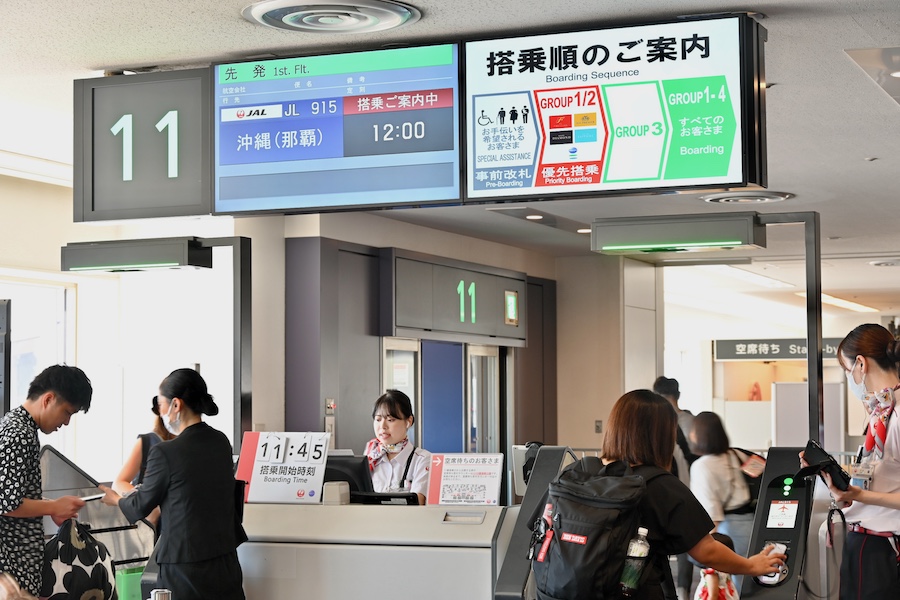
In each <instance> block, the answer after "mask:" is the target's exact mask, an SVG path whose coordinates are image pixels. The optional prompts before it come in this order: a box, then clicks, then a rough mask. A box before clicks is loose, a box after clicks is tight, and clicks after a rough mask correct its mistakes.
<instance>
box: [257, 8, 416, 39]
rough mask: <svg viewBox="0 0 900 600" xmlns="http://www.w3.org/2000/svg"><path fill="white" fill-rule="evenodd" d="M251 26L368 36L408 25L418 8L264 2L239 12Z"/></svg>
mask: <svg viewBox="0 0 900 600" xmlns="http://www.w3.org/2000/svg"><path fill="white" fill-rule="evenodd" d="M241 15H243V17H244V18H245V19H247V20H248V21H250V22H251V23H256V24H258V25H265V26H266V27H274V28H275V29H287V30H290V31H302V32H304V33H370V32H373V31H384V30H386V29H395V28H397V27H400V26H402V25H411V24H412V23H415V22H416V21H418V20H419V19H420V18H421V17H422V13H421V12H419V10H418V9H417V8H414V7H412V6H407V5H405V4H401V3H399V2H394V1H393V0H353V2H346V1H343V0H316V2H311V3H309V4H306V3H304V2H303V1H302V0H264V1H263V2H257V3H255V4H251V5H250V6H247V7H245V8H244V10H242V11H241Z"/></svg>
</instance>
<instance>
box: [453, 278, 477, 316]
mask: <svg viewBox="0 0 900 600" xmlns="http://www.w3.org/2000/svg"><path fill="white" fill-rule="evenodd" d="M468 292H469V301H470V303H471V305H472V322H473V323H474V322H475V282H474V281H473V282H472V283H470V284H469V289H468ZM456 293H457V294H459V322H460V323H465V322H466V282H465V281H463V280H462V279H460V280H459V285H458V286H456Z"/></svg>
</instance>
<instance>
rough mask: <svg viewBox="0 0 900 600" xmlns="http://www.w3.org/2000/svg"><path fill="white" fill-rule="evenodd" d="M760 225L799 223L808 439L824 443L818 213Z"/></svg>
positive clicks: (767, 219) (778, 217)
mask: <svg viewBox="0 0 900 600" xmlns="http://www.w3.org/2000/svg"><path fill="white" fill-rule="evenodd" d="M759 220H760V222H761V223H762V224H763V225H771V224H774V223H803V224H804V248H805V254H806V349H807V355H806V358H807V362H806V367H807V381H808V383H809V386H808V392H809V438H810V439H813V440H818V442H819V443H820V444H824V443H825V424H824V415H825V410H824V408H825V407H824V391H823V390H824V388H823V384H822V249H821V241H820V240H821V238H820V235H821V234H820V226H819V213H817V212H803V213H780V214H765V215H762V214H761V215H759Z"/></svg>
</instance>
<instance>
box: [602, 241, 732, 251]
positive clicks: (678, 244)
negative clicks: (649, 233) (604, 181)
mask: <svg viewBox="0 0 900 600" xmlns="http://www.w3.org/2000/svg"><path fill="white" fill-rule="evenodd" d="M741 245H743V242H741V241H740V240H720V241H714V242H671V243H668V244H664V243H660V244H626V245H619V246H602V247H601V248H600V250H601V251H603V250H662V249H665V248H707V247H709V248H715V247H718V246H741Z"/></svg>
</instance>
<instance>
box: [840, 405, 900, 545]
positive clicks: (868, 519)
mask: <svg viewBox="0 0 900 600" xmlns="http://www.w3.org/2000/svg"><path fill="white" fill-rule="evenodd" d="M898 408H900V406H898V407H897V408H894V413H893V414H892V415H891V418H890V422H889V423H888V429H887V440H885V442H884V457H883V458H882V459H881V460H880V461H878V462H877V463H875V471H874V473H873V474H872V482H871V484H870V485H869V489H870V490H871V491H873V492H886V493H894V494H895V493H897V492H900V418H898V415H897V412H896V411H897V409H898ZM844 517H845V518H846V519H847V522H848V523H859V524H860V525H861V526H862V527H865V528H866V529H871V530H872V531H891V532H893V533H897V534H900V510H897V509H896V508H885V507H883V506H875V505H873V504H863V503H862V502H854V503H853V504H851V505H850V506H848V507H847V508H845V509H844Z"/></svg>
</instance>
